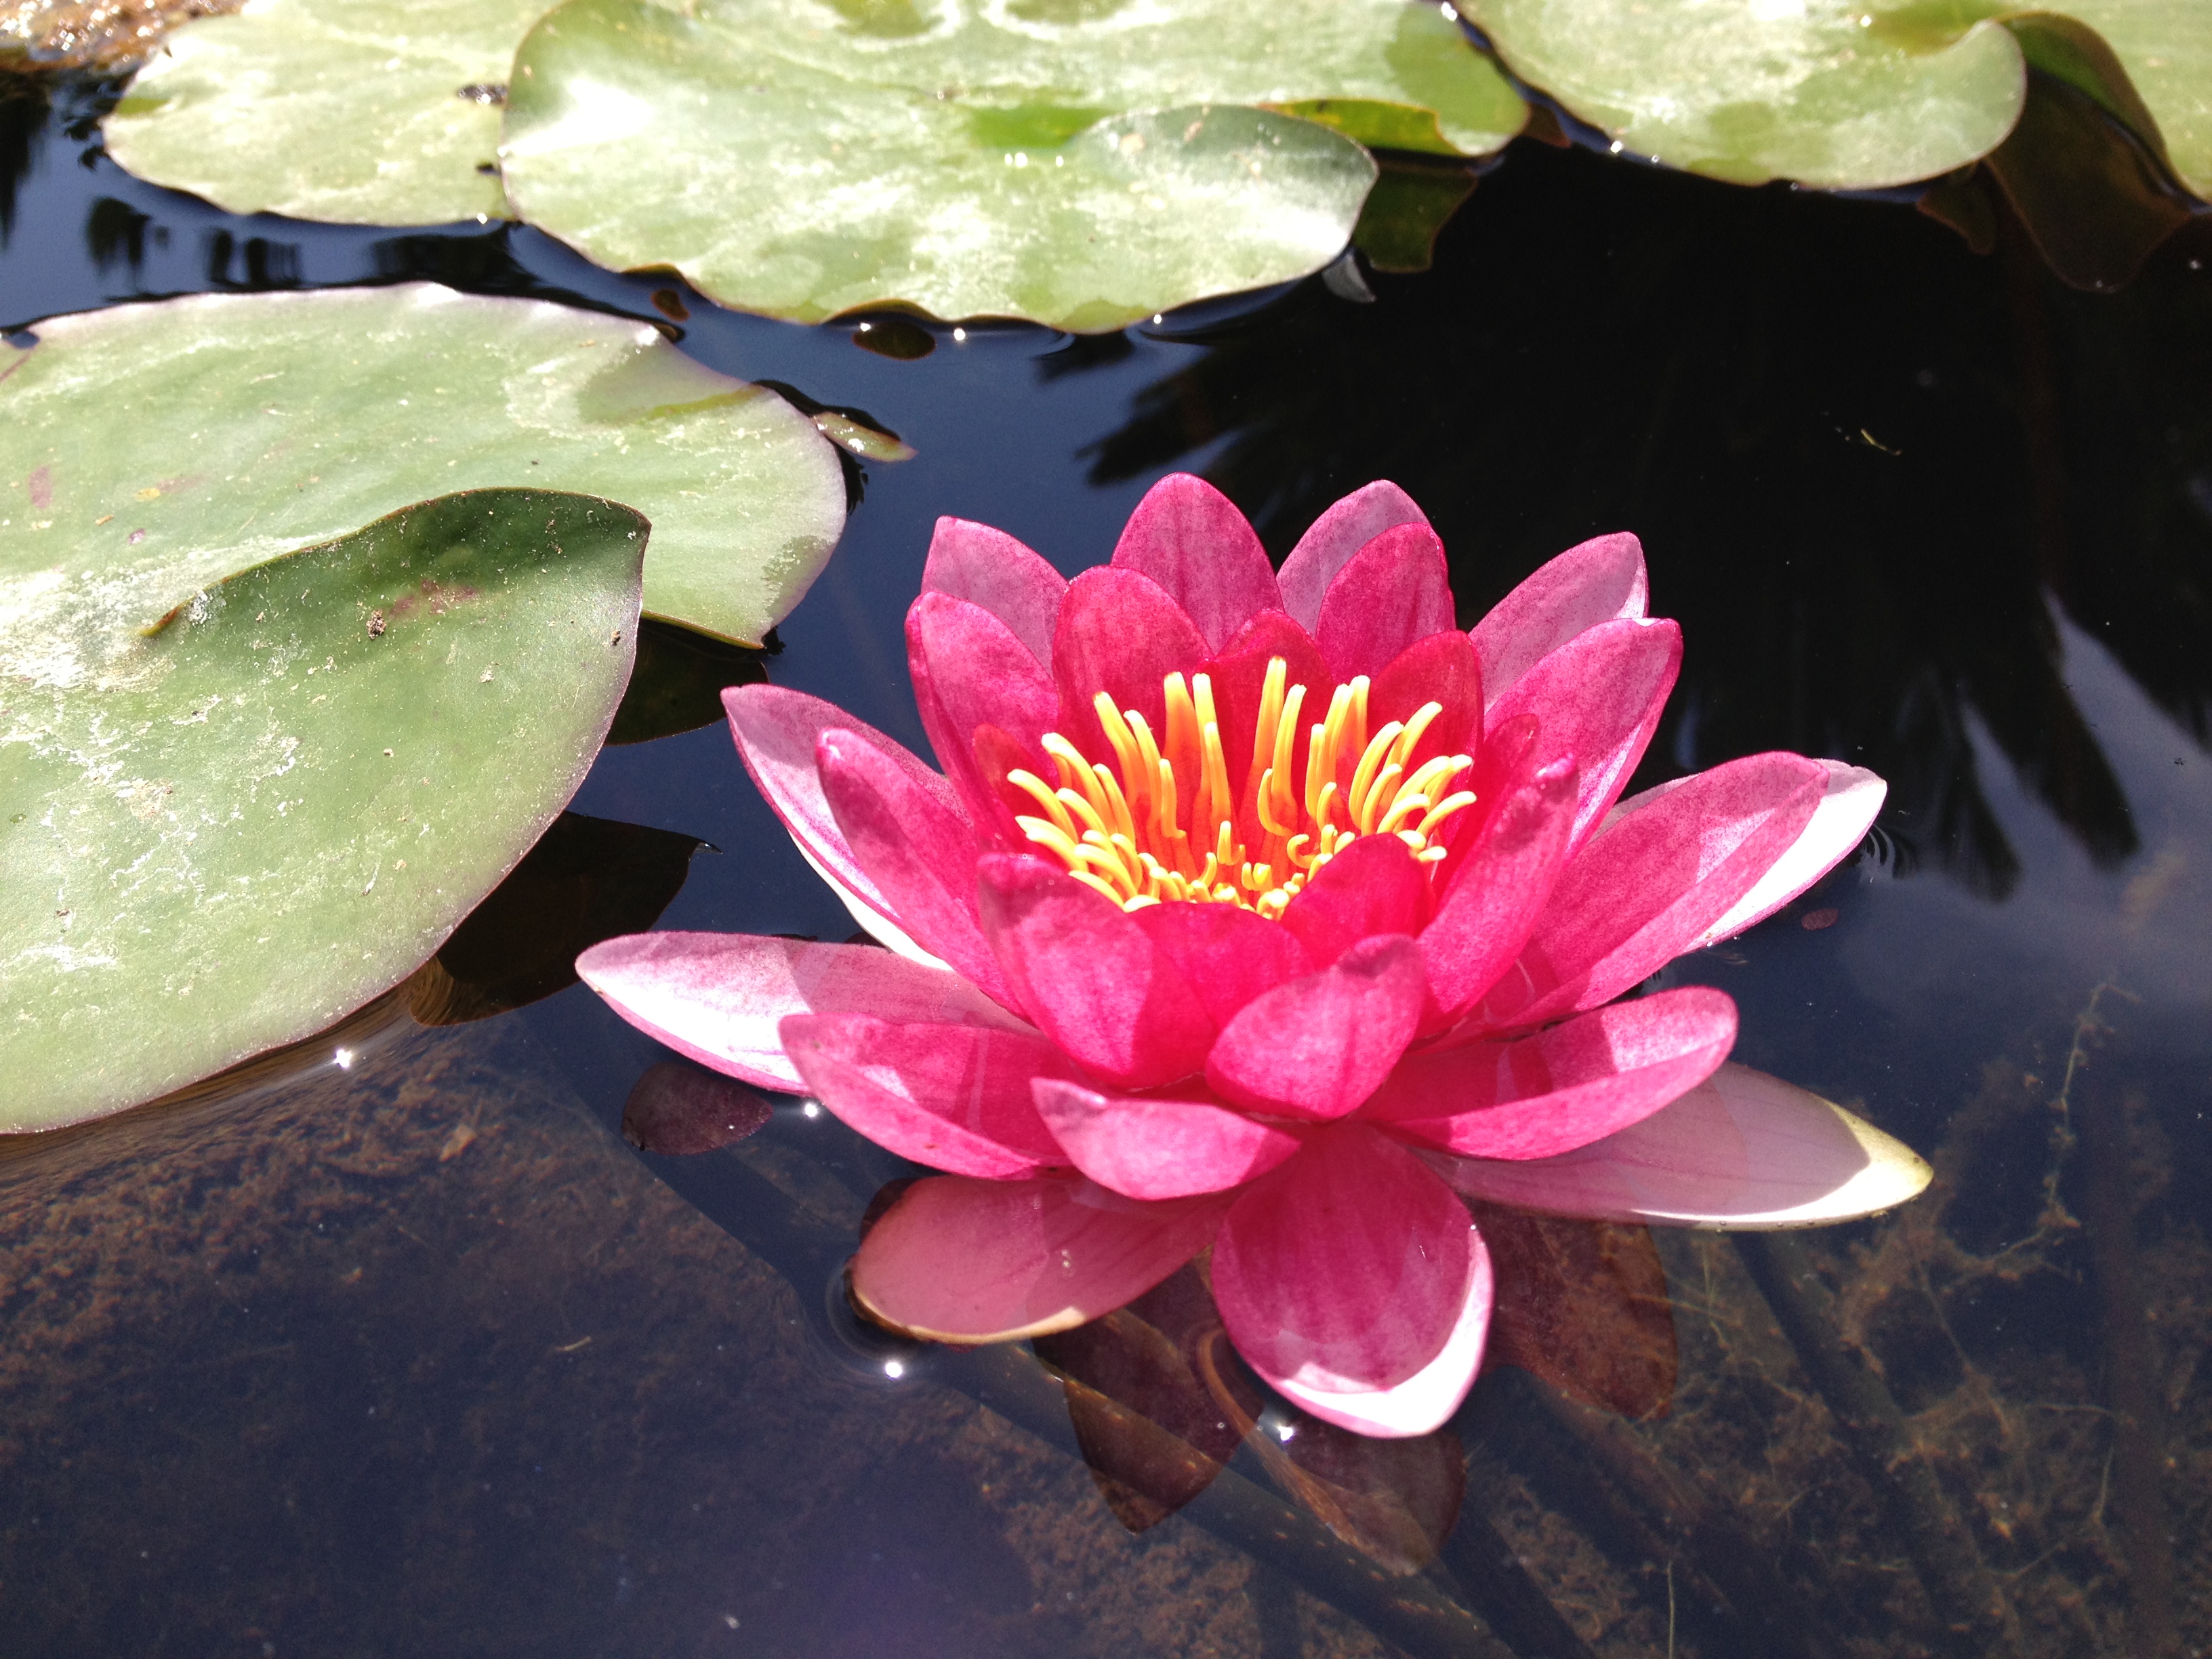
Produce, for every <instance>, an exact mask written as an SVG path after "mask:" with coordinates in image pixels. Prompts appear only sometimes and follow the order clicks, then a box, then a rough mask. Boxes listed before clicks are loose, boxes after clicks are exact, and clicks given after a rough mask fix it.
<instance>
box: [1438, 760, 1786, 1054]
mask: <svg viewBox="0 0 2212 1659" xmlns="http://www.w3.org/2000/svg"><path fill="white" fill-rule="evenodd" d="M1827 781H1828V773H1827V769H1826V768H1825V767H1823V766H1821V765H1820V763H1818V762H1816V761H1808V760H1807V759H1806V758H1805V757H1803V756H1802V755H1788V754H1768V755H1750V756H1747V757H1744V758H1743V759H1741V760H1736V761H1730V762H1729V763H1728V764H1727V765H1725V766H1716V767H1714V768H1713V769H1711V771H1708V772H1700V773H1699V774H1698V775H1696V776H1695V777H1692V778H1686V779H1684V780H1683V781H1681V782H1680V784H1678V785H1677V786H1676V787H1674V788H1673V789H1670V790H1668V792H1667V793H1665V794H1663V795H1659V796H1656V798H1655V799H1653V800H1652V801H1651V802H1650V805H1645V806H1643V807H1639V808H1638V810H1637V811H1633V812H1629V813H1626V814H1624V815H1622V816H1621V817H1619V818H1618V819H1616V820H1615V821H1614V822H1613V823H1611V824H1609V825H1607V827H1606V829H1605V830H1604V831H1603V832H1602V833H1601V834H1600V835H1599V836H1597V837H1596V838H1595V840H1593V841H1592V842H1590V844H1589V846H1588V847H1585V848H1583V850H1582V851H1581V852H1580V853H1579V854H1576V856H1575V859H1574V861H1573V862H1572V863H1571V864H1570V865H1569V866H1567V870H1566V873H1565V875H1563V876H1562V877H1561V878H1559V885H1558V886H1557V887H1555V888H1553V890H1552V900H1551V902H1550V904H1549V905H1547V907H1546V908H1545V911H1544V915H1543V920H1542V921H1541V922H1540V923H1539V924H1538V926H1537V928H1536V932H1535V933H1534V935H1533V936H1532V937H1531V938H1530V939H1529V941H1528V948H1527V949H1526V950H1524V951H1522V953H1521V957H1520V960H1519V961H1518V963H1516V964H1515V969H1514V971H1513V973H1511V974H1510V975H1508V976H1507V977H1506V978H1504V979H1503V980H1501V981H1499V982H1498V985H1497V986H1496V987H1493V988H1492V991H1491V993H1490V994H1489V996H1488V997H1487V998H1486V1000H1485V1001H1484V1003H1483V1006H1482V1015H1483V1017H1484V1018H1486V1020H1488V1021H1490V1022H1491V1023H1492V1024H1506V1023H1510V1024H1516V1025H1534V1024H1540V1023H1541V1022H1542V1021H1545V1020H1548V1019H1557V1018H1559V1017H1560V1016H1561V1015H1563V1014H1566V1013H1569V1012H1573V1011H1574V1010H1576V1009H1578V1008H1595V1007H1596V1006H1598V1005H1599V1004H1601V1003H1605V1002H1610V1001H1612V1000H1613V998H1615V997H1617V996H1619V995H1620V994H1621V993H1622V992H1624V991H1626V990H1627V989H1628V988H1629V987H1631V986H1632V985H1634V984H1636V983H1638V981H1641V980H1643V979H1644V978H1646V977H1647V976H1649V975H1652V974H1654V973H1656V972H1657V971H1658V970H1659V969H1661V968H1662V967H1664V966H1665V965H1666V964H1667V963H1669V962H1671V961H1673V960H1674V958H1675V957H1678V956H1680V954H1681V953H1682V952H1683V951H1686V950H1689V949H1691V948H1692V945H1693V944H1694V942H1695V941H1696V940H1697V939H1699V936H1700V935H1702V934H1703V933H1705V930H1706V929H1707V928H1709V927H1711V926H1712V925H1713V923H1714V922H1716V921H1718V920H1719V919H1720V918H1721V917H1723V916H1724V915H1727V914H1728V913H1729V910H1731V909H1732V908H1735V904H1736V902H1737V901H1738V900H1740V899H1741V898H1742V897H1743V896H1744V895H1745V894H1746V893H1748V892H1749V891H1751V890H1752V889H1753V886H1754V885H1755V884H1757V883H1758V881H1759V878H1760V877H1761V876H1763V875H1764V874H1765V872H1766V871H1767V870H1768V868H1769V867H1770V866H1772V865H1773V863H1774V862H1775V860H1777V859H1778V858H1780V857H1781V856H1782V855H1783V854H1784V852H1786V851H1787V850H1788V849H1789V848H1790V845H1791V844H1792V843H1793V842H1796V840H1797V838H1798V837H1799V836H1800V835H1802V833H1803V831H1804V829H1805V826H1806V824H1807V823H1809V822H1810V821H1811V819H1812V817H1813V812H1814V808H1815V807H1816V806H1818V805H1819V804H1820V798H1821V794H1822V792H1823V790H1824V789H1825V788H1826V785H1827Z"/></svg>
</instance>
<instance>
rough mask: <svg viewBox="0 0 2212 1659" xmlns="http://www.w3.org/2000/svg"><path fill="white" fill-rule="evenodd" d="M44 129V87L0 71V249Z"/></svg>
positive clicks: (11, 227) (12, 224) (10, 231)
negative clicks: (17, 192) (16, 194)
mask: <svg viewBox="0 0 2212 1659" xmlns="http://www.w3.org/2000/svg"><path fill="white" fill-rule="evenodd" d="M44 137H46V84H45V83H44V82H41V81H40V80H37V79H36V78H34V77H33V76H27V75H14V74H10V73H9V72H8V71H7V70H0V247H5V246H7V245H8V239H9V236H11V235H13V234H15V192H16V191H17V189H18V188H19V187H20V186H21V184H22V182H23V179H25V177H27V175H28V174H29V173H30V171H31V169H32V168H33V167H34V166H36V165H37V163H38V159H39V145H40V141H41V140H42V139H43V138H44Z"/></svg>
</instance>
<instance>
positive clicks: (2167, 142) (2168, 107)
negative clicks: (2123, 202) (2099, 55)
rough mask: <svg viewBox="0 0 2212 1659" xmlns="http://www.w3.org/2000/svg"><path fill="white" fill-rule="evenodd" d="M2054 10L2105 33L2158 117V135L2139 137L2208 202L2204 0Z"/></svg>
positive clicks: (2083, 3) (2101, 1) (2102, 1)
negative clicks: (2158, 144) (2159, 145)
mask: <svg viewBox="0 0 2212 1659" xmlns="http://www.w3.org/2000/svg"><path fill="white" fill-rule="evenodd" d="M2053 9H2054V10H2055V11H2057V12H2060V13H2063V15H2066V16H2069V17H2071V18H2073V19H2074V20H2075V21H2077V22H2081V23H2086V24H2087V25H2088V26H2089V27H2091V28H2093V29H2094V30H2096V32H2097V33H2099V34H2100V35H2101V36H2102V37H2103V38H2104V41H2105V44H2106V46H2110V47H2111V48H2112V55H2113V56H2114V57H2115V58H2118V59H2119V62H2120V66H2121V67H2122V68H2123V69H2124V70H2126V71H2127V75H2128V79H2129V80H2130V82H2132V83H2133V85H2134V88H2135V91H2136V95H2137V96H2138V97H2140V98H2141V99H2142V103H2143V105H2144V106H2145V108H2146V109H2147V110H2148V113H2149V114H2150V115H2151V117H2152V118H2154V119H2155V120H2156V121H2157V123H2158V131H2157V132H2156V133H2154V134H2153V133H2145V134H2144V135H2143V137H2146V138H2150V139H2153V140H2154V141H2163V146H2164V149H2165V154H2166V161H2168V163H2169V164H2171V165H2172V168H2173V170H2174V172H2175V173H2177V174H2178V175H2179V178H2180V179H2181V182H2182V183H2183V184H2185V185H2187V186H2188V187H2189V188H2190V189H2191V190H2192V191H2195V192H2196V193H2197V195H2198V196H2199V197H2203V198H2204V199H2206V200H2208V201H2212V7H2207V6H2206V5H2205V4H2203V0H2069V3H2068V4H2066V5H2063V6H2058V7H2055V8H2053ZM2030 56H2031V58H2033V56H2034V54H2033V52H2031V54H2030ZM2084 90H2092V89H2091V88H2084ZM2118 113H2120V115H2121V118H2122V119H2128V118H2129V117H2128V115H2127V113H2126V112H2125V111H2124V110H2121V111H2119V112H2118Z"/></svg>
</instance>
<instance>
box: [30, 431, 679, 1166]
mask: <svg viewBox="0 0 2212 1659" xmlns="http://www.w3.org/2000/svg"><path fill="white" fill-rule="evenodd" d="M79 441H80V444H82V437H81V436H80V440H79ZM72 453H76V448H74V447H73V449H72ZM33 476H34V477H35V475H33ZM39 489H40V486H38V485H36V484H34V485H33V494H34V495H36V494H37V493H38V491H39ZM54 510H56V511H59V510H61V509H60V508H58V507H57V508H55V509H54ZM646 529H647V526H646V522H645V520H643V519H642V518H641V517H640V516H639V515H638V514H637V513H634V512H632V511H631V510H630V509H629V508H628V507H617V506H615V505H613V504H611V503H610V502H606V501H595V500H592V499H591V498H589V497H586V496H579V495H554V494H551V493H549V492H545V491H540V490H479V491H474V492H471V493H468V494H465V495H451V496H447V497H444V498H442V499H441V500H438V501H429V502H426V503H423V504H422V505H420V506H416V507H409V508H406V509H404V510H403V511H401V512H399V513H394V514H392V516H390V517H388V518H386V519H382V520H378V521H376V522H374V523H373V524H371V525H369V526H367V527H366V528H365V529H362V530H360V531H357V532H353V533H352V534H349V535H346V536H343V537H341V538H337V540H335V541H332V542H329V543H326V544H321V545H318V546H315V547H311V548H308V549H306V550H302V551H300V552H297V553H293V554H291V555H289V556H285V557H282V558H278V559H276V560H274V561H272V562H269V563H266V564H264V565H260V566H258V567H256V568H252V569H251V570H248V571H246V572H245V573H244V574H240V575H237V576H234V577H232V578H230V579H229V580H227V581H223V582H221V583H218V584H216V585H215V586H210V587H208V588H205V589H203V590H202V591H201V592H198V593H197V594H195V595H192V596H191V599H190V600H189V603H187V604H185V605H181V606H179V607H178V608H177V609H176V610H175V611H173V612H171V613H170V614H169V615H168V616H167V617H159V616H158V612H156V613H155V614H154V615H149V614H148V612H147V611H145V610H142V609H138V608H137V607H136V606H135V605H133V603H132V600H131V588H130V586H129V584H128V583H127V582H125V581H122V580H118V581H117V582H116V585H115V587H114V588H109V587H107V586H103V585H100V584H99V583H96V582H95V583H92V584H89V585H87V584H81V583H80V582H79V581H78V580H74V577H75V574H76V568H77V567H76V565H75V564H74V563H72V564H70V566H67V567H58V566H56V565H53V564H47V563H42V562H35V553H36V551H37V550H39V549H40V548H41V547H43V548H45V549H47V550H50V552H49V555H48V556H49V557H52V556H57V555H61V554H63V553H64V550H65V549H67V548H68V547H69V544H68V543H67V542H65V541H64V540H63V539H62V538H50V539H49V540H47V541H46V542H44V543H40V542H39V541H37V540H35V539H34V538H33V536H21V537H18V538H14V539H12V540H9V541H6V542H0V550H4V551H5V552H6V554H7V562H6V563H5V564H4V565H0V580H4V582H5V587H4V590H0V591H4V593H5V597H6V603H5V604H4V605H0V674H4V676H5V684H6V685H7V688H8V689H7V691H6V697H7V707H6V718H7V735H8V739H9V740H8V741H7V742H6V743H5V744H0V867H4V868H5V869H6V870H7V872H8V879H7V881H6V882H5V883H4V884H0V941H4V943H0V1006H5V1007H6V1008H7V1009H8V1010H9V1018H7V1019H6V1020H5V1021H3V1022H0V1074H4V1075H5V1076H6V1077H7V1079H8V1087H7V1089H6V1091H4V1097H0V1131H14V1130H25V1129H41V1128H48V1127H55V1126H58V1125H60V1124H64V1123H70V1122H76V1121H81V1120H82V1119H85V1118H88V1117H95V1116H98V1115H100V1114H102V1113H105V1112H110V1111H114V1110H117V1109H120V1108H122V1107H125V1106H128V1105H131V1104H133V1103H137V1102H138V1101H142V1100H147V1099H150V1098H152V1097H155V1096H157V1095H161V1094H164V1093H166V1092H168V1091H172V1090H174V1089H177V1088H179V1087H180V1086H182V1085H185V1084H188V1083H190V1082H191V1081H192V1080H194V1079H197V1078H202V1077H205V1076H207V1075H209V1074H210V1073H214V1072H216V1071H219V1070H221V1069H222V1068H223V1067H225V1066H232V1065H234V1064H236V1063H237V1062H239V1061H240V1060H245V1059H246V1058H247V1057H249V1056H251V1055H252V1054H257V1053H258V1052H260V1051H261V1050H263V1049H266V1048H273V1047H275V1046H276V1045H278V1044H281V1043H285V1042H296V1041H298V1040H299V1039H301V1038H303V1037H306V1036H308V1035H310V1034H311V1033H313V1032H314V1031H316V1030H320V1029H321V1028H322V1027H324V1026H326V1025H328V1024H331V1022H332V1021H333V1020H336V1019H337V1018H340V1017H341V1016H343V1015H344V1014H346V1013H347V1012H349V1011H350V1010H352V1009H354V1008H356V1007H358V1006H361V1005H362V1003H363V1002H365V1001H367V1000H368V999H369V998H371V997H373V996H374V995H375V994H378V993H379V992H380V991H382V990H384V989H385V988H386V987H389V986H391V985H392V984H394V983H395V982H397V981H398V980H400V979H401V978H403V977H404V975H407V974H408V973H409V972H410V971H411V970H412V969H414V968H415V967H416V965H417V964H418V963H421V962H422V960H423V959H424V958H425V957H428V955H429V954H430V953H431V952H432V951H435V950H436V949H437V947H438V946H439V945H440V944H441V942H443V940H444V939H445V938H446V936H447V933H449V932H450V931H451V930H452V928H453V926H454V925H455V923H457V922H458V921H459V920H460V919H461V917H462V916H464V915H466V914H467V913H468V911H469V910H470V908H471V907H472V906H473V905H475V903H476V902H477V901H478V900H479V899H481V898H482V897H483V896H484V894H485V893H487V892H488V891H489V890H490V889H491V888H492V887H493V886H494V884H496V883H497V882H498V880H499V879H500V878H501V876H503V875H504V874H505V873H506V872H507V870H508V868H509V867H510V866H513V863H514V862H515V860H517V859H519V858H520V856H521V854H522V853H523V851H524V849H526V848H528V847H529V846H530V845H531V843H532V842H535V841H536V840H537V839H538V836H539V835H540V834H541V833H542V832H543V831H544V829H545V827H546V825H547V824H548V823H550V822H551V820H552V818H553V817H554V815H555V814H556V813H557V812H558V811H560V809H561V807H562V805H563V804H564V803H565V802H566V801H567V800H568V797H569V796H570V795H571V794H572V793H574V790H575V788H576V786H577V785H578V784H579V783H580V782H581V781H582V780H583V776H584V774H585V772H586V770H587V769H589V767H590V764H591V761H592V756H593V755H594V754H595V753H596V752H597V750H598V749H599V740H600V738H601V737H602V736H603V735H604V734H605V731H606V727H607V723H608V721H609V720H611V718H612V716H613V714H614V709H615V704H616V702H617V699H618V698H619V697H620V696H621V692H622V687H623V683H624V682H625V681H626V680H627V678H629V665H630V655H631V652H632V650H633V649H634V642H635V633H636V617H637V606H638V592H639V566H640V562H641V555H642V552H643V550H644V546H645V539H646ZM79 556H82V555H81V554H80V555H79ZM106 574H110V575H113V574H115V573H114V571H113V567H112V564H111V567H110V570H109V572H108V573H106ZM101 599H106V600H108V601H109V602H108V603H106V604H102V603H100V600H101ZM149 622H152V623H155V626H154V627H153V628H151V629H143V628H140V627H134V626H132V625H131V624H132V623H149Z"/></svg>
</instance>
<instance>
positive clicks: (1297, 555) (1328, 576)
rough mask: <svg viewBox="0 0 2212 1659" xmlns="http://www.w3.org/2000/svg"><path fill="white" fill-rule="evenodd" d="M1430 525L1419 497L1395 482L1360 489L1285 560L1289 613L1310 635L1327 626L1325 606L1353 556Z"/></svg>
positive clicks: (1281, 579) (1282, 575)
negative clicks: (1386, 537) (1390, 536)
mask: <svg viewBox="0 0 2212 1659" xmlns="http://www.w3.org/2000/svg"><path fill="white" fill-rule="evenodd" d="M1426 523H1428V520H1427V519H1425V518H1424V517H1423V516H1422V515H1421V509H1420V508H1419V507H1416V506H1414V505H1413V497H1412V496H1410V495H1407V493H1406V492H1405V491H1404V490H1402V489H1399V488H1398V486H1397V485H1395V484H1394V483H1387V482H1385V481H1383V480H1382V479H1377V480H1376V482H1375V483H1371V484H1369V485H1367V486H1366V487H1365V488H1364V489H1355V490H1353V491H1352V494H1350V495H1346V497H1345V498H1344V499H1343V500H1342V501H1338V502H1337V503H1336V504H1335V505H1334V507H1330V508H1329V509H1328V512H1326V513H1322V515H1321V517H1319V518H1318V519H1316V520H1314V521H1313V524H1312V526H1310V528H1309V529H1308V530H1307V531H1306V533H1305V534H1304V535H1303V536H1301V537H1299V538H1298V544H1297V546H1296V547H1294V548H1292V549H1291V556H1290V557H1289V558H1287V559H1285V560H1284V561H1283V568H1282V569H1281V570H1280V571H1279V573H1278V574H1277V576H1276V580H1277V582H1278V584H1279V586H1280V587H1281V588H1282V592H1283V609H1284V610H1285V611H1289V612H1290V613H1291V616H1293V617H1297V620H1298V622H1299V623H1301V624H1302V625H1303V626H1304V628H1305V629H1306V631H1307V632H1308V633H1311V632H1313V630H1314V629H1317V628H1319V627H1320V626H1321V607H1322V600H1323V599H1325V598H1327V596H1328V585H1329V584H1330V583H1331V582H1333V581H1334V580H1336V573H1337V572H1338V571H1340V570H1341V569H1343V568H1344V567H1345V566H1346V564H1348V563H1350V562H1352V556H1353V555H1354V554H1355V553H1357V552H1358V551H1359V550H1360V549H1361V548H1363V547H1364V546H1366V545H1367V544H1368V543H1370V542H1371V541H1373V540H1374V539H1375V538H1376V537H1377V536H1379V535H1381V534H1382V533H1383V532H1384V531H1386V530H1392V529H1395V528H1396V527H1397V526H1400V525H1401V524H1419V525H1425V524H1426Z"/></svg>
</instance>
